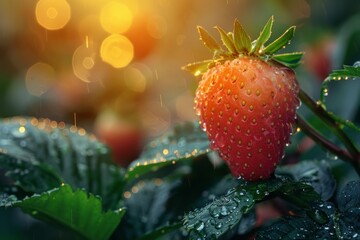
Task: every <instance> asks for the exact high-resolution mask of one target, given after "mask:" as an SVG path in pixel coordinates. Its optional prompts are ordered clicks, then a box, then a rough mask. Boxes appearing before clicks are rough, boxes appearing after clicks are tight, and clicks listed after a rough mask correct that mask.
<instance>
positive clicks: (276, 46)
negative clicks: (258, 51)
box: [262, 26, 296, 54]
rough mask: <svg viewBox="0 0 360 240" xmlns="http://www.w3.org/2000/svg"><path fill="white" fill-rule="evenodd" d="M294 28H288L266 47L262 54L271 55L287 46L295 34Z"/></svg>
mask: <svg viewBox="0 0 360 240" xmlns="http://www.w3.org/2000/svg"><path fill="white" fill-rule="evenodd" d="M295 28H296V27H295V26H292V27H290V28H289V29H287V30H286V31H285V32H284V33H283V34H282V35H281V36H280V37H279V38H278V39H276V40H275V41H273V42H272V43H270V44H269V45H267V46H266V47H265V48H264V49H263V51H262V52H263V53H264V54H273V53H275V52H277V51H278V50H280V49H281V48H283V47H285V46H286V45H287V44H289V43H290V40H291V39H292V38H293V37H294V33H295Z"/></svg>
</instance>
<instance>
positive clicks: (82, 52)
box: [72, 43, 95, 82]
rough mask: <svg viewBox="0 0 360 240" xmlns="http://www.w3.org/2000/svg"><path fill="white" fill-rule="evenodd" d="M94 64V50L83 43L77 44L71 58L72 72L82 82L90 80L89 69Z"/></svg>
mask: <svg viewBox="0 0 360 240" xmlns="http://www.w3.org/2000/svg"><path fill="white" fill-rule="evenodd" d="M94 65H95V52H94V51H93V50H92V49H91V48H88V47H87V46H86V43H85V44H82V45H81V46H79V47H78V48H77V49H76V50H75V52H74V54H73V58H72V67H73V72H74V74H75V76H76V77H78V78H79V79H81V80H82V81H84V82H90V79H89V77H90V70H91V69H92V68H93V67H94Z"/></svg>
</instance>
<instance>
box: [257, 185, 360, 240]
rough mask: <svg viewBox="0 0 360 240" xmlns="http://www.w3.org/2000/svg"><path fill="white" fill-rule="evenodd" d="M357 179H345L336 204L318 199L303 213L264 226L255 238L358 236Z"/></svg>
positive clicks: (351, 237) (357, 237)
mask: <svg viewBox="0 0 360 240" xmlns="http://www.w3.org/2000/svg"><path fill="white" fill-rule="evenodd" d="M359 195H360V181H352V182H349V183H348V184H347V185H346V187H345V188H344V189H343V191H342V194H341V197H340V199H338V206H337V207H336V206H335V205H334V204H333V203H331V202H319V203H316V204H314V205H313V206H312V208H311V209H310V210H308V211H307V212H306V213H304V212H302V213H300V214H299V215H298V216H287V217H284V218H281V219H279V220H277V221H276V222H275V223H273V224H271V225H270V226H268V227H265V228H264V229H262V230H261V231H259V233H258V234H257V239H289V240H290V239H360V235H359V233H360V224H359V220H360V215H359V214H360V201H359Z"/></svg>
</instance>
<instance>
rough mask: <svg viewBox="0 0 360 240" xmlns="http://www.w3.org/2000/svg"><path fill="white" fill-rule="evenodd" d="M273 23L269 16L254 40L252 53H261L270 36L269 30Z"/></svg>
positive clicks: (272, 18) (272, 17)
mask: <svg viewBox="0 0 360 240" xmlns="http://www.w3.org/2000/svg"><path fill="white" fill-rule="evenodd" d="M273 23H274V16H271V17H270V19H269V20H268V21H267V23H266V25H265V26H264V28H263V30H262V31H261V33H260V35H259V37H258V38H257V39H256V40H255V43H254V45H253V47H252V49H251V52H252V53H255V54H258V53H259V51H260V50H261V51H262V49H261V48H262V47H263V45H264V44H265V43H266V41H267V40H268V39H269V38H270V36H271V29H272V26H273Z"/></svg>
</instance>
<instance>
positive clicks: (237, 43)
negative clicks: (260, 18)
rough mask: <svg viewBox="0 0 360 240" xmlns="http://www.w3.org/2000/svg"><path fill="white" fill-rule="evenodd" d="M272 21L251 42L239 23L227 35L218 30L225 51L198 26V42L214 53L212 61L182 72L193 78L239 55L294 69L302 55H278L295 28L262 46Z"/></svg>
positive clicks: (191, 64)
mask: <svg viewBox="0 0 360 240" xmlns="http://www.w3.org/2000/svg"><path fill="white" fill-rule="evenodd" d="M273 23H274V17H273V16H271V17H270V19H269V20H268V21H267V23H266V24H265V26H264V28H263V29H262V31H261V33H260V35H259V37H258V38H257V39H256V40H254V41H251V38H250V36H249V34H248V33H247V32H246V31H245V29H244V28H243V27H242V26H241V24H240V23H239V21H238V20H235V22H234V30H233V32H229V33H226V32H225V30H224V29H222V28H221V27H219V26H217V27H216V29H217V30H218V32H219V34H220V37H221V41H222V43H223V45H224V46H225V47H226V50H224V49H223V48H222V47H221V45H220V44H219V43H218V42H217V41H216V40H215V39H214V38H213V37H212V36H211V34H210V33H209V32H208V31H206V30H205V29H204V28H203V27H201V26H198V32H199V35H200V39H201V40H202V42H203V43H204V45H205V46H206V47H207V48H208V49H209V50H210V51H211V52H212V53H213V58H212V59H209V60H205V61H200V62H195V63H190V64H188V65H186V66H184V69H185V70H187V71H189V72H191V73H192V74H194V75H195V76H199V75H202V74H203V73H205V72H206V71H207V70H208V69H209V68H211V67H212V66H213V64H214V63H217V62H221V63H223V62H225V61H226V60H229V59H234V58H237V57H238V56H241V55H247V56H256V57H258V58H261V59H263V60H265V61H267V60H273V61H276V62H279V63H281V64H283V65H285V66H287V67H290V68H294V67H297V66H298V65H299V64H300V63H301V58H302V56H303V54H304V53H303V52H291V53H277V52H278V51H279V50H280V49H282V48H285V47H286V45H288V44H289V43H290V41H291V39H292V38H293V36H294V33H295V26H292V27H290V28H289V29H287V30H286V31H285V32H284V33H283V34H282V35H281V36H279V37H278V38H277V39H276V40H274V41H273V42H271V43H269V44H268V45H267V46H265V43H266V42H267V41H268V40H269V39H270V36H271V33H272V27H273Z"/></svg>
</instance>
